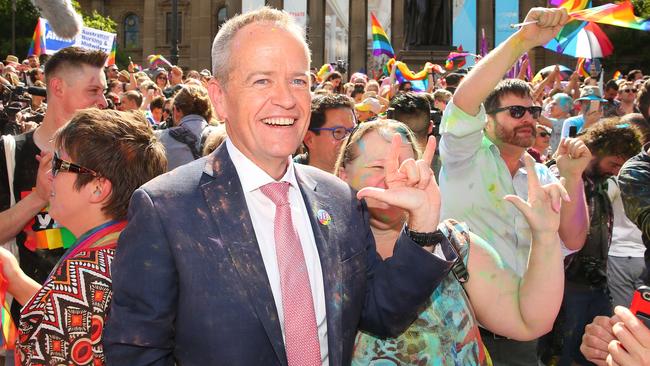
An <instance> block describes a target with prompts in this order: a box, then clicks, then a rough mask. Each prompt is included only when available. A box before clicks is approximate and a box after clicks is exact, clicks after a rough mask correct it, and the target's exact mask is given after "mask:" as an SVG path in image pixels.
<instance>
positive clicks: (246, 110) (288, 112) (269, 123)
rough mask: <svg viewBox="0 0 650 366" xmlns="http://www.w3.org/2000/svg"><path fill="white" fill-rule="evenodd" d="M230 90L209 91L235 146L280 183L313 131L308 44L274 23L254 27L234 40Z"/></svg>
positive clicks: (213, 87)
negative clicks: (305, 139) (278, 179)
mask: <svg viewBox="0 0 650 366" xmlns="http://www.w3.org/2000/svg"><path fill="white" fill-rule="evenodd" d="M231 47H233V52H232V53H231V54H230V60H229V63H230V65H231V72H230V75H229V78H228V81H227V84H226V85H220V84H219V83H218V82H217V81H216V79H213V80H212V81H211V82H210V86H209V91H210V96H211V98H212V101H213V103H214V104H215V106H216V109H217V112H218V114H219V115H220V116H221V117H222V118H224V119H225V120H226V128H227V132H228V136H229V138H230V139H231V140H232V142H233V144H234V145H235V146H236V147H237V148H238V149H239V150H240V151H241V152H242V153H243V154H244V155H245V156H246V157H247V158H249V159H250V160H251V161H253V162H254V163H255V164H257V165H258V166H259V167H260V168H262V169H263V170H264V171H266V172H267V173H268V174H269V175H271V176H272V177H274V178H276V179H277V178H280V177H281V176H282V175H283V174H284V171H285V170H286V166H287V163H288V157H289V156H290V155H291V154H293V153H294V152H295V151H296V149H297V148H298V146H299V145H300V143H301V142H302V140H303V137H304V135H305V132H307V128H308V127H309V117H310V113H311V107H310V104H311V95H310V93H309V61H308V57H307V54H306V50H305V47H304V44H303V43H302V42H301V41H300V40H299V39H298V38H297V37H296V36H295V35H293V34H292V33H290V32H288V31H287V30H284V29H282V28H279V27H277V26H275V25H274V24H272V23H253V24H249V25H246V26H244V27H243V28H242V29H240V30H239V31H238V32H237V34H236V35H235V37H234V39H233V40H232V44H231Z"/></svg>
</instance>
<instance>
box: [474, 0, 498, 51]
mask: <svg viewBox="0 0 650 366" xmlns="http://www.w3.org/2000/svg"><path fill="white" fill-rule="evenodd" d="M476 3H477V4H476V32H477V37H476V40H477V43H476V51H477V52H476V53H480V50H481V29H485V38H486V39H487V45H488V51H490V50H492V49H493V48H494V0H480V1H477V2H476Z"/></svg>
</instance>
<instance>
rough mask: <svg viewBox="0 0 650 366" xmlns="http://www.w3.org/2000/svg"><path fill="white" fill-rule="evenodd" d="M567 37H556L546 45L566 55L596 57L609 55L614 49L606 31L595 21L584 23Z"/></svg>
mask: <svg viewBox="0 0 650 366" xmlns="http://www.w3.org/2000/svg"><path fill="white" fill-rule="evenodd" d="M572 33H573V34H571V35H569V36H567V37H564V38H563V37H556V38H554V39H552V40H551V41H550V42H549V43H547V44H546V45H545V46H544V47H545V48H547V49H549V50H552V51H555V52H558V53H562V54H565V55H569V56H573V57H583V58H588V59H594V58H598V57H607V56H609V55H611V54H612V52H613V51H614V45H613V44H612V42H611V41H610V40H609V38H608V37H607V35H606V34H605V32H603V30H602V29H600V27H599V26H598V25H597V24H596V23H593V22H584V24H583V25H582V26H581V27H579V28H578V29H577V30H575V31H574V32H572Z"/></svg>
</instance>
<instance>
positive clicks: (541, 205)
mask: <svg viewBox="0 0 650 366" xmlns="http://www.w3.org/2000/svg"><path fill="white" fill-rule="evenodd" d="M524 161H525V164H526V173H527V176H528V200H527V201H524V200H523V199H521V198H520V197H519V196H516V195H507V196H505V197H503V198H504V199H505V200H506V201H509V202H511V203H512V204H513V205H515V207H517V209H518V210H519V211H521V213H522V214H523V215H524V217H526V221H528V225H529V226H530V230H531V231H532V232H533V234H535V233H539V234H542V233H545V234H547V233H552V232H555V233H557V231H558V229H559V227H560V208H561V207H562V201H563V200H564V201H567V202H569V201H570V200H571V199H570V198H569V194H568V193H567V191H566V190H565V189H564V186H563V185H562V183H560V182H556V183H550V184H546V185H541V184H540V183H539V179H538V178H537V173H536V172H535V160H533V157H532V156H530V155H528V154H526V155H525V156H524Z"/></svg>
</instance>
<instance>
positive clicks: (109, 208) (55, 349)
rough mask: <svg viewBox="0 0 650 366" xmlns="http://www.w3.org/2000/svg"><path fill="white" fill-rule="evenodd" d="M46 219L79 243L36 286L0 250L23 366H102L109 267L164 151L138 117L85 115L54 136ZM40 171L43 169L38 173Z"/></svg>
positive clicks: (162, 165) (161, 163) (162, 167)
mask: <svg viewBox="0 0 650 366" xmlns="http://www.w3.org/2000/svg"><path fill="white" fill-rule="evenodd" d="M55 146H56V150H55V151H56V152H55V153H54V154H53V156H52V154H48V155H46V156H45V157H44V158H42V159H41V165H42V166H43V164H46V163H49V162H50V161H51V163H52V165H51V168H52V170H51V172H50V183H51V187H50V188H51V193H50V202H49V205H50V207H49V213H50V215H51V216H52V218H53V219H54V220H56V222H57V223H58V224H60V225H62V226H65V227H66V228H68V229H69V230H70V231H71V232H72V233H73V234H74V235H75V236H76V237H77V240H76V242H75V243H74V244H73V246H72V247H70V248H69V249H68V251H67V252H66V253H65V254H64V255H63V257H62V258H61V259H60V260H59V263H58V264H57V265H56V266H55V267H54V269H53V270H52V273H50V275H49V277H48V279H47V280H46V281H45V283H44V284H43V285H42V286H41V285H40V284H38V283H37V282H35V281H34V280H32V279H31V278H29V277H27V276H26V275H25V274H24V273H23V272H22V271H21V270H20V267H19V266H18V263H17V261H16V258H14V257H13V256H12V255H11V254H10V253H9V252H8V251H6V250H4V249H2V250H0V260H1V261H2V267H3V271H4V276H5V278H6V279H7V281H8V290H7V291H8V292H9V293H10V294H12V295H13V296H14V298H15V299H16V300H17V301H18V302H19V303H21V304H24V306H23V308H22V310H21V318H20V324H19V327H18V343H17V345H16V359H17V360H19V361H20V363H21V364H22V365H61V364H65V365H87V364H92V365H103V364H104V363H105V360H104V355H103V348H102V332H103V327H104V320H105V318H106V313H107V311H108V307H109V304H110V301H111V293H112V291H111V263H112V260H113V257H114V254H115V245H116V243H117V239H118V237H119V235H120V232H121V231H122V229H123V228H124V226H125V225H126V221H125V219H126V216H127V209H128V204H129V198H130V196H131V194H132V193H133V191H135V189H136V188H138V187H139V186H140V185H142V184H143V183H145V182H147V181H149V180H150V179H152V178H154V177H155V176H157V175H159V174H161V173H163V172H164V171H165V170H166V166H167V160H166V158H165V153H164V150H163V148H162V146H161V145H160V143H158V142H156V139H155V137H154V136H153V133H152V132H151V130H150V128H149V127H148V125H147V122H146V121H145V120H144V117H142V116H140V115H138V114H131V113H122V112H117V111H111V110H99V109H87V110H83V111H80V112H79V113H77V114H76V115H75V116H74V117H73V119H72V120H71V121H70V123H68V124H67V125H66V126H65V127H62V128H61V129H60V130H59V131H58V132H57V134H56V142H55ZM39 170H40V172H41V173H43V171H44V169H39Z"/></svg>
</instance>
